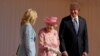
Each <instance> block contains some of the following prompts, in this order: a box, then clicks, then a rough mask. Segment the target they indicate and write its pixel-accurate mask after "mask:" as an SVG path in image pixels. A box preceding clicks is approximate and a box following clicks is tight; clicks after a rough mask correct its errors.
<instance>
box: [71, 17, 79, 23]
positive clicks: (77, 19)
mask: <svg viewBox="0 0 100 56" xmlns="http://www.w3.org/2000/svg"><path fill="white" fill-rule="evenodd" d="M71 18H72V21H74V19H75V18H76V21H77V22H79V18H78V16H76V17H73V16H71Z"/></svg>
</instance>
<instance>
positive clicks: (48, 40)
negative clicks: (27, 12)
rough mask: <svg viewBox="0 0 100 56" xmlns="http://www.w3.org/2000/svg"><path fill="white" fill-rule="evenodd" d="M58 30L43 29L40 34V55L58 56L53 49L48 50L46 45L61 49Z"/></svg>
mask: <svg viewBox="0 0 100 56" xmlns="http://www.w3.org/2000/svg"><path fill="white" fill-rule="evenodd" d="M59 45H60V43H59V37H58V32H57V31H56V30H55V29H53V30H51V31H50V32H46V30H45V28H43V29H41V30H40V31H39V34H38V47H39V48H38V49H39V50H38V56H56V54H55V53H54V52H53V51H49V50H48V51H46V50H45V48H46V47H50V48H55V49H58V50H59Z"/></svg>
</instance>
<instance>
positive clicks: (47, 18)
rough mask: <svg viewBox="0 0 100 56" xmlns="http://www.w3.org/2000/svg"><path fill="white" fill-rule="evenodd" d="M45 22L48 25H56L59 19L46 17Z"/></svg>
mask: <svg viewBox="0 0 100 56" xmlns="http://www.w3.org/2000/svg"><path fill="white" fill-rule="evenodd" d="M44 21H45V23H46V24H56V23H57V17H46V18H45V20H44Z"/></svg>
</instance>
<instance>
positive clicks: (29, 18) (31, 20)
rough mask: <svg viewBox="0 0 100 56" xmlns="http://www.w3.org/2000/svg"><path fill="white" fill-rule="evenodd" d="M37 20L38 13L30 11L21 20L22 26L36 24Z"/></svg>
mask: <svg viewBox="0 0 100 56" xmlns="http://www.w3.org/2000/svg"><path fill="white" fill-rule="evenodd" d="M36 18H37V12H36V11H35V10H32V9H28V10H27V11H26V12H25V13H24V16H23V18H22V20H21V25H23V24H25V23H26V22H29V23H35V20H36Z"/></svg>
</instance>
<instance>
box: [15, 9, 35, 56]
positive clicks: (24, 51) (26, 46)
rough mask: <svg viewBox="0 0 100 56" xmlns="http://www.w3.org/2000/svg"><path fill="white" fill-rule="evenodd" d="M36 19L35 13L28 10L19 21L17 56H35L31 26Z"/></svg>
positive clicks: (33, 32)
mask: <svg viewBox="0 0 100 56" xmlns="http://www.w3.org/2000/svg"><path fill="white" fill-rule="evenodd" d="M36 18H37V13H36V11H34V10H32V9H28V10H27V11H26V12H25V14H24V16H23V18H22V21H21V41H20V44H19V47H18V50H17V53H16V54H17V56H35V55H36V48H35V37H36V33H35V31H34V28H33V27H32V25H34V23H35V21H36Z"/></svg>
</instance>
